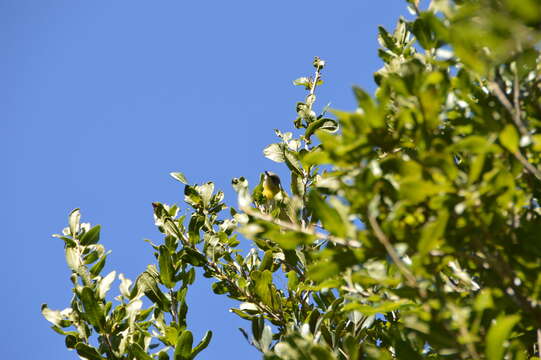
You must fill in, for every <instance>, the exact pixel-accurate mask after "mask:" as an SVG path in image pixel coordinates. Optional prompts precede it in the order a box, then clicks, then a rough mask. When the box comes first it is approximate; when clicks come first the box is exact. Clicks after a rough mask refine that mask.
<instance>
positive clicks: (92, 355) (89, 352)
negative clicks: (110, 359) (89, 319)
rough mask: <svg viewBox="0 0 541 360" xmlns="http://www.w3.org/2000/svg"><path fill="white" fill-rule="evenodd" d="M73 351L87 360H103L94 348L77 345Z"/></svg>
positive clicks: (81, 344) (82, 344)
mask: <svg viewBox="0 0 541 360" xmlns="http://www.w3.org/2000/svg"><path fill="white" fill-rule="evenodd" d="M75 350H76V351H77V354H79V355H80V356H82V357H84V358H86V359H88V360H104V358H102V357H101V356H100V353H99V352H98V351H97V350H96V349H95V348H93V347H92V346H89V345H86V344H84V343H77V345H75Z"/></svg>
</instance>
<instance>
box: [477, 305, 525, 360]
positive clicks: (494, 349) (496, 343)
mask: <svg viewBox="0 0 541 360" xmlns="http://www.w3.org/2000/svg"><path fill="white" fill-rule="evenodd" d="M519 320H520V316H519V315H516V314H515V315H501V316H499V317H498V318H497V319H496V321H495V322H494V323H493V324H492V325H491V326H490V329H489V330H488V334H487V338H486V350H485V352H486V356H487V359H488V360H501V359H503V355H504V352H505V348H506V341H507V339H508V338H509V335H510V334H511V330H512V329H513V327H514V326H515V324H516V323H518V322H519Z"/></svg>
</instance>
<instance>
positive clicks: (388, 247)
mask: <svg viewBox="0 0 541 360" xmlns="http://www.w3.org/2000/svg"><path fill="white" fill-rule="evenodd" d="M368 221H369V222H370V226H371V227H372V230H374V234H375V235H376V237H377V238H378V240H379V242H380V243H381V244H382V245H383V246H384V247H385V250H387V253H388V254H389V256H390V257H391V259H392V260H393V261H394V263H395V264H396V266H397V267H398V270H400V272H401V273H402V275H404V277H405V278H406V281H407V282H408V285H409V286H411V287H417V280H416V279H415V276H413V274H412V273H411V271H409V269H408V267H407V266H406V264H404V262H403V261H402V259H400V256H399V255H398V254H397V252H396V251H395V249H394V248H393V246H392V245H391V242H390V241H389V239H388V238H387V236H386V235H385V234H384V233H383V231H382V230H381V227H380V226H379V224H378V221H377V220H376V218H375V217H373V216H369V217H368Z"/></svg>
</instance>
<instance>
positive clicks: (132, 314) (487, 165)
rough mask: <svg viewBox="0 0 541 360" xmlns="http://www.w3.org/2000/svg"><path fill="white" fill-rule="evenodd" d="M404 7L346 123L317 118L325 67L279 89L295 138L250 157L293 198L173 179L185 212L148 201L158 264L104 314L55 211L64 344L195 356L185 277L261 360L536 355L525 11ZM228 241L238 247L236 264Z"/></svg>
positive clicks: (504, 6)
mask: <svg viewBox="0 0 541 360" xmlns="http://www.w3.org/2000/svg"><path fill="white" fill-rule="evenodd" d="M408 3H409V7H410V10H411V12H412V13H413V14H415V16H414V19H413V20H411V21H408V20H406V19H403V18H401V19H400V20H399V21H398V24H397V26H396V29H395V30H394V32H392V33H389V32H387V31H386V30H385V29H383V28H380V29H379V41H380V44H381V49H380V50H379V55H380V57H381V59H382V60H383V61H384V66H383V68H382V69H381V70H379V71H378V72H377V73H376V74H375V80H376V83H377V85H378V88H377V90H376V92H375V95H374V96H370V95H369V94H367V93H366V92H365V91H363V90H362V89H360V88H354V94H355V97H356V99H357V101H358V109H357V110H356V111H353V112H345V111H338V110H329V109H323V110H322V111H321V113H320V114H319V115H318V114H317V113H316V110H315V107H314V103H315V101H316V89H317V87H318V86H320V85H321V84H322V72H323V70H324V67H325V63H324V61H323V60H321V59H319V58H315V60H314V63H313V66H314V69H315V75H314V76H312V77H302V78H299V79H297V80H295V82H294V83H295V84H296V85H300V86H304V87H305V88H306V90H307V96H306V98H305V99H304V101H303V102H298V103H297V105H296V111H297V118H296V119H295V121H294V127H295V128H296V130H295V133H296V134H297V135H294V134H293V133H292V132H280V131H278V130H277V131H276V134H277V136H278V138H279V140H278V142H277V143H274V144H271V145H269V146H268V147H267V148H265V150H264V155H265V156H266V157H267V158H269V159H271V160H273V161H276V162H280V163H284V164H285V165H286V166H287V169H288V171H289V173H290V174H291V181H290V183H291V187H290V189H288V190H285V189H283V190H282V191H279V192H278V193H277V194H276V195H275V196H273V197H272V198H268V197H267V196H265V195H264V194H263V187H264V186H263V185H264V183H265V178H264V176H262V178H261V181H260V183H259V184H257V185H256V186H255V187H253V188H250V186H249V184H248V182H247V181H246V179H244V178H242V177H240V178H236V179H233V187H234V188H235V190H236V192H237V193H238V206H235V207H230V206H226V205H225V204H224V203H223V202H222V200H223V193H222V192H221V191H218V192H215V189H214V185H213V183H210V182H209V183H206V184H202V185H193V184H189V183H188V181H187V180H186V178H185V176H184V175H183V174H182V173H172V174H171V175H172V176H173V177H174V178H175V179H177V180H178V181H180V182H181V183H183V184H184V194H185V198H184V200H185V202H186V204H187V205H188V207H189V209H190V215H189V216H187V217H186V216H179V215H178V214H179V207H178V206H176V205H172V206H169V205H165V204H160V203H154V204H153V206H154V218H155V221H156V225H157V226H158V228H159V230H160V231H161V232H162V233H163V234H164V239H163V242H161V243H160V244H159V245H155V244H151V245H152V248H153V250H154V254H155V256H156V259H157V264H155V265H149V267H148V268H147V270H146V271H145V272H143V273H142V274H141V275H140V276H139V277H138V278H137V279H136V281H135V282H134V283H133V285H132V282H131V281H130V280H128V279H125V278H123V277H122V276H120V280H121V285H120V295H119V296H117V297H116V298H115V299H116V301H117V302H116V303H115V304H116V305H113V303H112V302H111V301H109V300H108V298H107V297H106V294H107V292H108V290H109V288H110V286H111V283H112V281H113V280H114V279H115V277H116V273H115V272H112V273H110V274H108V275H106V276H102V275H100V274H101V270H102V269H103V265H104V263H105V261H106V258H107V252H106V251H105V250H104V247H103V246H102V245H100V244H99V243H98V241H99V231H100V228H99V226H95V227H90V226H89V225H87V224H81V223H80V220H79V218H80V213H79V210H74V211H73V212H72V213H71V214H70V216H69V227H68V228H66V229H64V231H63V234H62V235H57V237H59V238H61V239H62V240H64V243H65V251H66V260H67V263H68V265H69V267H70V268H71V270H72V276H71V280H72V282H73V284H74V296H73V299H72V301H71V305H70V308H68V309H66V310H63V311H55V310H51V309H49V308H48V307H47V306H46V305H44V306H43V308H42V311H43V315H44V316H45V317H46V318H47V320H49V321H50V322H52V323H53V329H54V330H55V331H57V332H59V333H61V334H63V335H65V339H66V346H67V347H68V348H70V349H75V350H76V351H77V353H78V354H79V355H80V356H81V357H83V358H86V359H91V360H97V359H104V358H106V359H144V360H150V359H160V360H162V359H169V358H172V359H175V360H179V359H192V358H194V357H195V356H196V355H197V354H198V353H199V351H201V350H203V349H204V348H205V347H206V346H207V344H208V343H209V341H210V338H211V333H210V332H209V333H207V335H206V336H205V337H204V339H202V340H201V342H200V343H199V344H198V345H197V346H195V347H194V346H193V338H192V334H191V332H190V331H189V330H188V329H187V328H186V311H187V305H186V302H185V295H186V291H187V289H188V287H189V285H190V284H192V283H193V281H194V279H195V271H194V269H195V268H200V269H202V270H203V272H204V275H205V276H206V277H209V278H212V279H214V280H215V282H214V284H213V286H212V290H213V291H214V293H216V294H224V295H227V296H229V297H230V298H232V299H235V300H237V301H238V302H239V306H238V308H234V309H232V311H233V312H234V313H235V314H237V315H238V316H240V317H241V318H243V319H246V320H247V321H249V322H250V323H251V333H250V334H248V333H247V332H246V331H243V332H242V333H243V335H244V337H246V339H247V340H248V341H249V342H250V343H251V344H252V345H253V346H255V347H256V348H258V349H259V350H260V351H261V352H262V354H263V357H264V358H265V359H269V360H270V359H394V358H396V359H423V358H428V359H484V358H486V359H490V360H495V359H504V358H505V359H527V358H530V359H531V358H534V356H535V355H536V354H537V356H538V357H537V358H539V351H540V347H541V331H540V329H541V309H540V304H541V302H540V301H541V297H540V294H541V243H540V239H541V238H540V235H539V233H540V231H541V208H540V203H539V201H540V200H539V199H540V196H541V190H540V189H541V170H540V163H541V120H540V119H541V57H540V53H539V50H538V47H536V44H539V41H540V40H541V32H540V30H539V29H541V6H539V4H538V3H537V1H536V0H521V1H513V0H460V1H459V0H455V1H451V0H449V1H447V0H433V1H432V2H431V3H430V5H429V6H428V7H427V8H426V9H425V10H421V9H420V8H419V3H418V1H417V0H409V1H408ZM328 112H330V113H331V114H332V115H333V116H329V115H328ZM338 127H340V129H339V128H338ZM226 209H228V210H226ZM239 236H243V237H245V238H248V239H251V240H252V241H253V244H254V248H253V249H252V250H251V251H250V252H249V253H248V254H247V255H246V256H242V255H241V254H240V252H239V251H238V250H237V246H238V244H239ZM277 279H286V280H287V286H280V285H279V284H280V283H282V282H279V281H277ZM143 296H146V297H147V298H148V299H149V300H150V301H151V303H152V305H151V306H150V307H149V308H147V309H143V308H142V301H141V298H142V297H143ZM70 327H71V328H70ZM151 329H153V330H154V331H153V332H152V331H151ZM93 334H95V335H97V341H94V340H92V341H91V340H90V339H91V337H92V336H93ZM92 344H98V345H97V346H94V345H92Z"/></svg>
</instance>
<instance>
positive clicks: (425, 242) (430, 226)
mask: <svg viewBox="0 0 541 360" xmlns="http://www.w3.org/2000/svg"><path fill="white" fill-rule="evenodd" d="M448 219H449V213H448V211H447V210H446V209H442V210H440V213H439V214H438V217H437V218H436V220H434V221H431V222H429V223H427V224H426V225H425V226H424V227H423V229H422V231H421V239H420V240H419V245H418V248H419V256H421V257H424V256H426V255H428V253H429V252H430V251H432V250H434V249H436V248H437V247H438V246H439V244H440V243H441V240H442V237H443V234H444V232H445V227H446V225H447V220H448Z"/></svg>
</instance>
